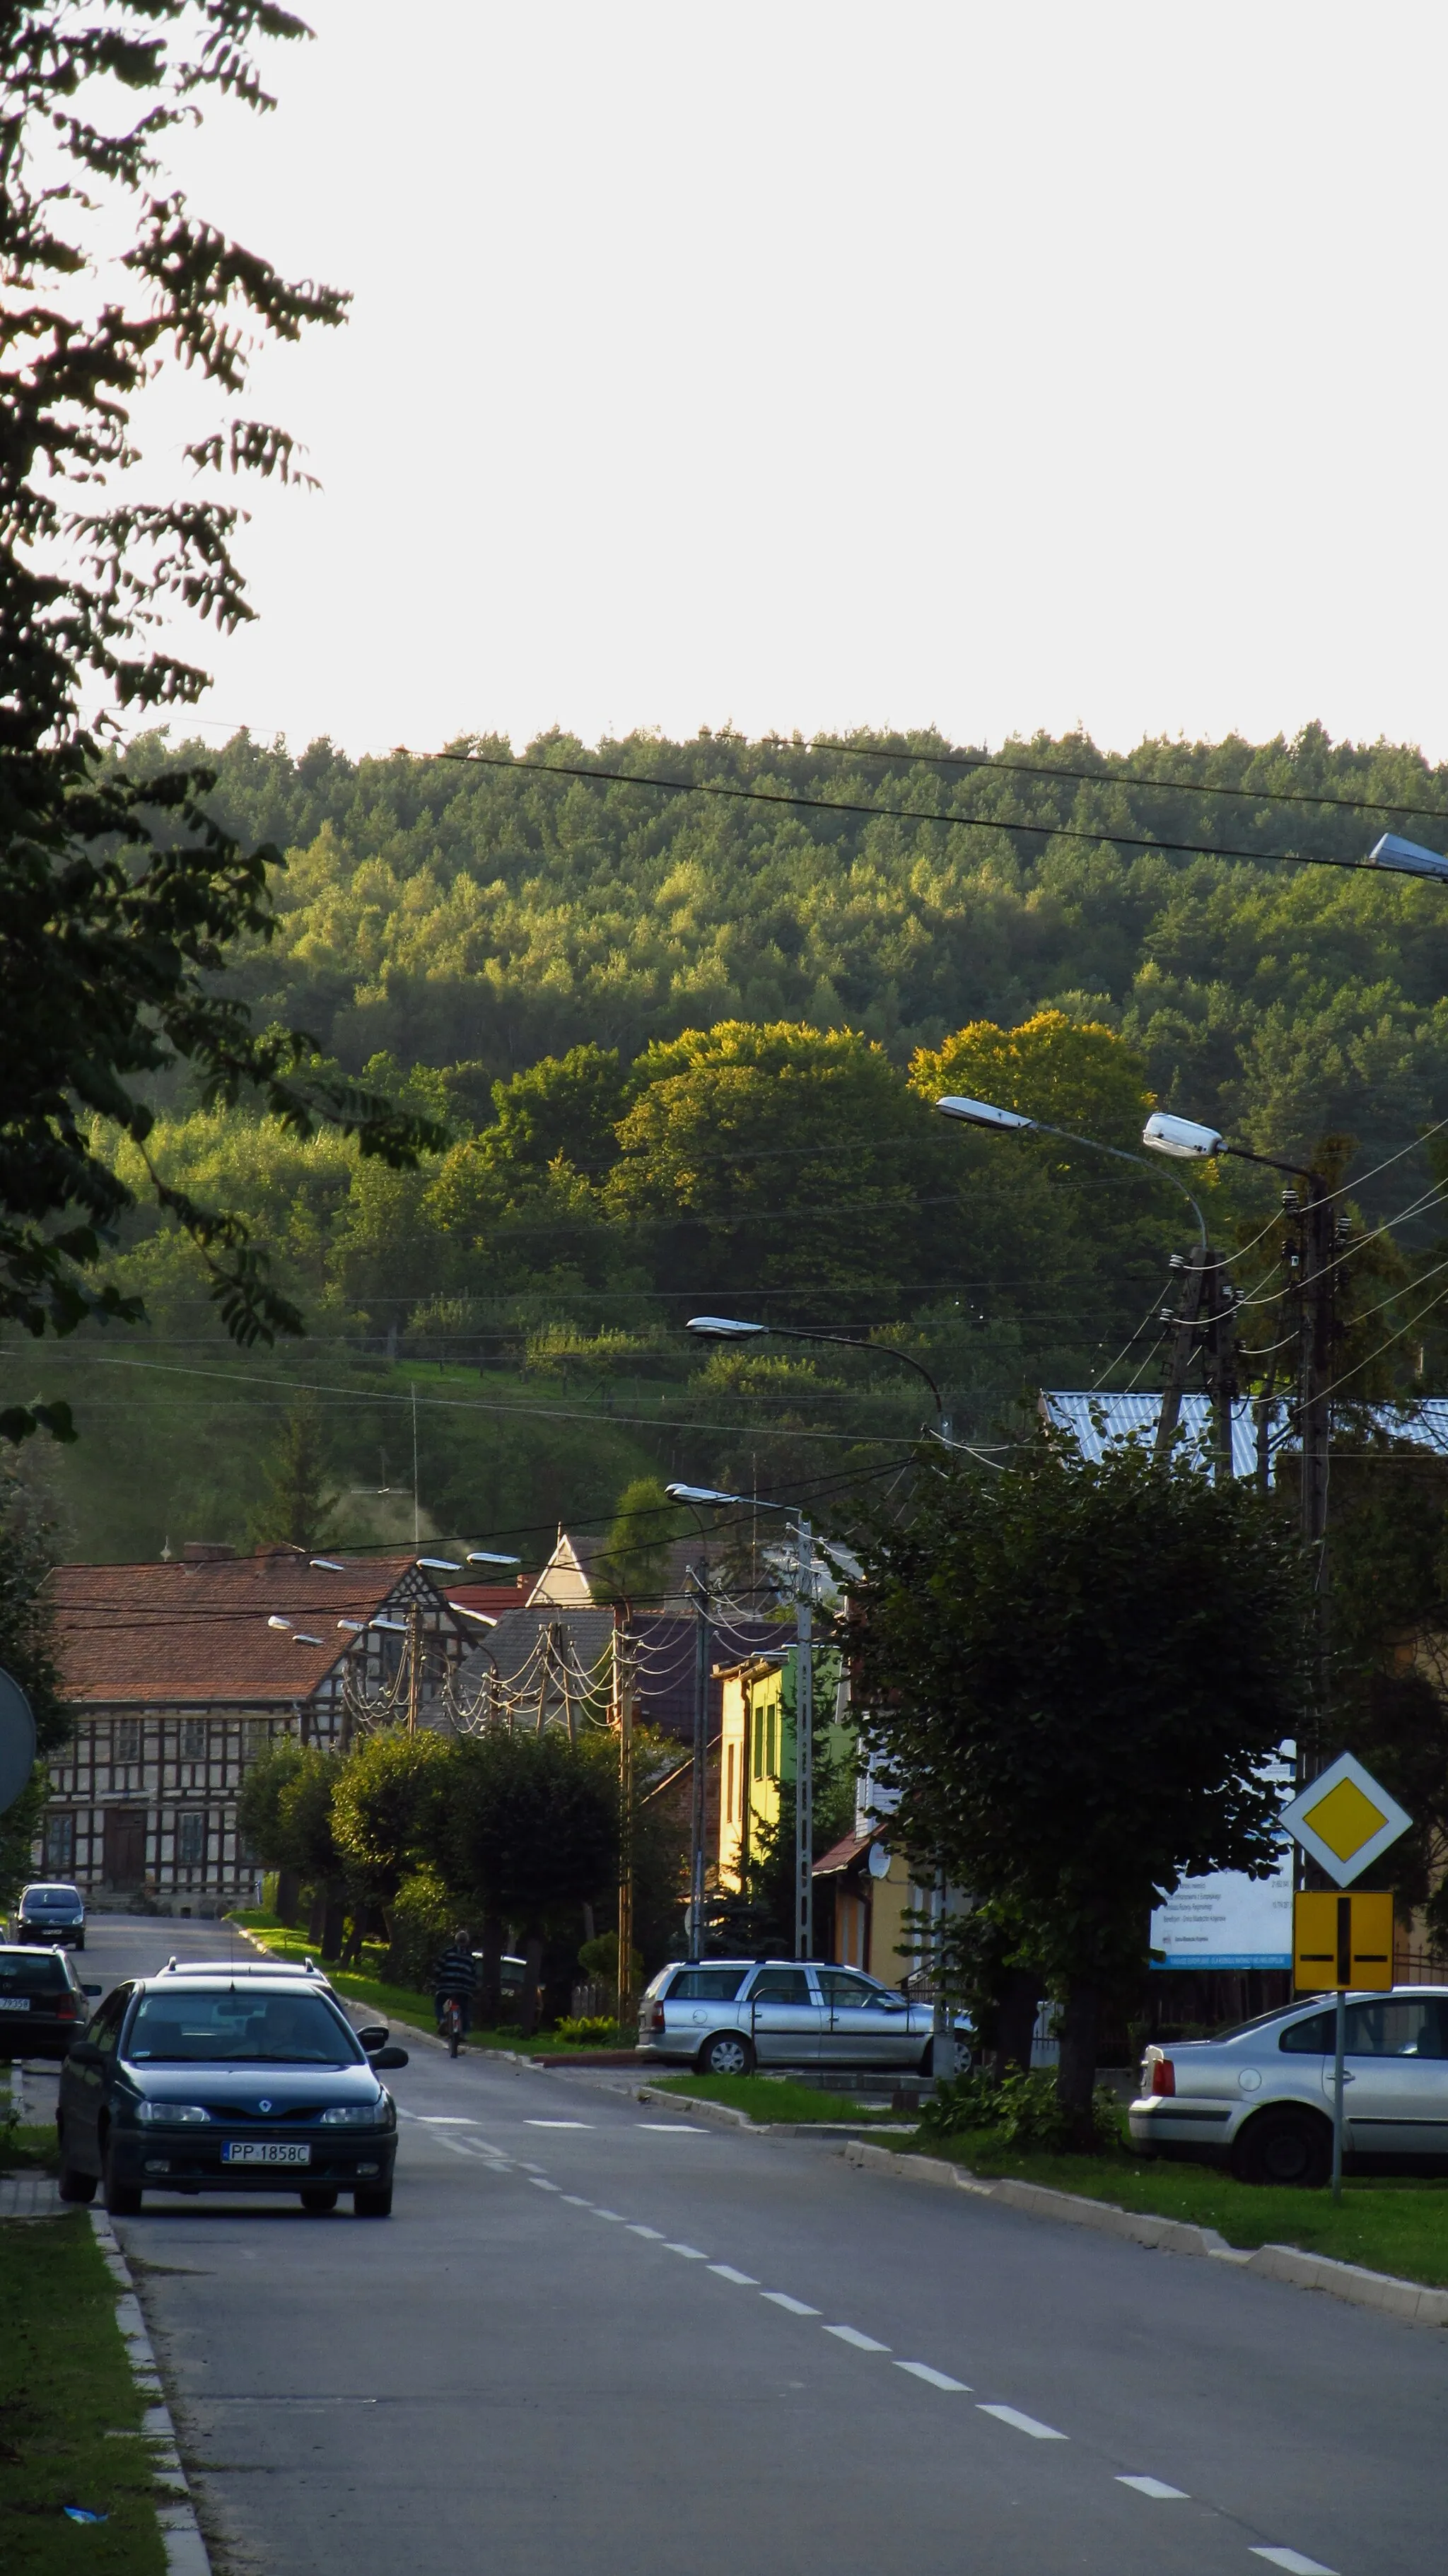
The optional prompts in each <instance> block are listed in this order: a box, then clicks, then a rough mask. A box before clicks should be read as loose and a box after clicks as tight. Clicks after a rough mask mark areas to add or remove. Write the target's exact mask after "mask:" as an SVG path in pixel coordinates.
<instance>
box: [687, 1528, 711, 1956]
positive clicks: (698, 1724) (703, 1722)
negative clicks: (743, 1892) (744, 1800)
mask: <svg viewBox="0 0 1448 2576" xmlns="http://www.w3.org/2000/svg"><path fill="white" fill-rule="evenodd" d="M689 1581H690V1585H691V1588H692V1590H693V1594H694V1613H695V1634H694V1769H693V1776H692V1781H691V1788H692V1796H691V1799H690V1812H689V1940H688V1950H689V1956H690V1958H691V1959H698V1958H701V1957H702V1955H703V1949H704V1879H705V1861H706V1857H707V1856H706V1853H705V1849H704V1833H705V1824H706V1820H707V1816H708V1761H709V1663H710V1657H711V1653H712V1647H713V1636H714V1631H713V1628H712V1626H711V1624H710V1619H709V1611H710V1608H711V1599H710V1592H709V1569H708V1566H707V1565H705V1566H704V1567H703V1569H702V1570H701V1569H700V1568H699V1567H698V1566H690V1568H689Z"/></svg>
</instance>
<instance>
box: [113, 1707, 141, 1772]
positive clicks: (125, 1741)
mask: <svg viewBox="0 0 1448 2576" xmlns="http://www.w3.org/2000/svg"><path fill="white" fill-rule="evenodd" d="M112 1752H113V1755H114V1758H115V1760H116V1761H117V1762H139V1761H140V1758H141V1721H140V1719H139V1718H138V1717H118V1718H117V1720H116V1728H115V1737H114V1741H113V1745H112Z"/></svg>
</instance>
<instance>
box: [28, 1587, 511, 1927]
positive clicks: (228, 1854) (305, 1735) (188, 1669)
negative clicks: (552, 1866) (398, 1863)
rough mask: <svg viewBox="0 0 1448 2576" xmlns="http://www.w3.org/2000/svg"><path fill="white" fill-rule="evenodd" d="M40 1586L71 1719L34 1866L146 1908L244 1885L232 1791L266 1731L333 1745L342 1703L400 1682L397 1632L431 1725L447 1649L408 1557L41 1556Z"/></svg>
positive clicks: (337, 1745) (249, 1885)
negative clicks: (74, 1559) (153, 1560)
mask: <svg viewBox="0 0 1448 2576" xmlns="http://www.w3.org/2000/svg"><path fill="white" fill-rule="evenodd" d="M50 1595H51V1599H52V1601H53V1603H54V1609H55V1646H56V1659H57V1662H58V1664H59V1667H60V1674H61V1689H62V1695H63V1697H64V1699H65V1700H66V1702H67V1704H68V1706H69V1708H70V1711H71V1714H72V1717H73V1721H74V1725H73V1731H72V1735H71V1739H70V1742H69V1744H68V1745H67V1746H66V1748H65V1749H64V1751H63V1752H61V1753H59V1754H57V1755H56V1757H55V1758H54V1760H53V1762H52V1764H51V1795H50V1799H49V1802H48V1804H47V1806H46V1810H45V1814H44V1817H43V1820H42V1826H41V1833H40V1837H39V1840H38V1842H37V1845H36V1851H35V1865H36V1867H37V1869H38V1870H40V1871H43V1872H44V1874H45V1875H46V1876H47V1877H51V1878H66V1879H71V1880H73V1881H74V1882H75V1884H76V1885H77V1886H78V1887H80V1888H81V1889H82V1890H84V1891H85V1892H87V1893H88V1894H90V1895H92V1896H123V1897H131V1898H133V1899H136V1900H138V1901H140V1902H141V1903H143V1904H148V1905H153V1906H155V1907H156V1908H157V1909H158V1910H159V1911H161V1912H163V1913H181V1912H188V1913H195V1914H199V1913H201V1912H203V1911H205V1912H207V1913H210V1912H213V1911H217V1910H224V1909H225V1907H226V1906H228V1905H232V1904H235V1903H236V1902H237V1901H238V1900H239V1899H240V1898H242V1897H244V1896H250V1895H251V1894H252V1892H253V1890H254V1887H255V1884H256V1875H255V1868H254V1865H253V1861H252V1857H251V1855H250V1854H249V1853H248V1852H247V1851H246V1850H245V1848H244V1847H243V1844H242V1842H241V1839H240V1836H239V1834H238V1830H237V1798H238V1795H239V1792H240V1789H241V1783H242V1779H243V1777H244V1775H245V1772H246V1768H247V1765H248V1764H249V1763H251V1762H254V1761H255V1760H256V1758H257V1756H258V1755H259V1754H261V1753H263V1752H264V1751H266V1749H267V1748H268V1746H269V1745H271V1744H272V1743H274V1742H275V1741H276V1740H277V1738H278V1737H281V1736H288V1735H290V1736H294V1737H296V1738H297V1739H298V1740H299V1741H301V1742H302V1743H304V1744H305V1743H310V1744H319V1745H323V1746H326V1747H328V1748H330V1749H333V1750H341V1749H342V1748H343V1747H344V1746H345V1744H346V1742H347V1739H348V1736H349V1733H350V1731H351V1728H352V1725H353V1724H354V1722H355V1718H356V1713H357V1711H358V1710H359V1709H365V1708H367V1707H368V1706H371V1707H373V1708H376V1707H377V1706H378V1704H379V1703H381V1702H383V1701H384V1700H385V1699H386V1697H387V1695H388V1693H389V1691H391V1692H393V1693H394V1694H396V1693H398V1692H399V1691H401V1690H403V1689H405V1687H406V1685H407V1683H408V1681H409V1677H410V1671H411V1662H410V1658H411V1654H412V1649H413V1643H414V1640H415V1642H416V1647H417V1692H416V1699H415V1703H414V1713H415V1716H416V1719H417V1721H418V1722H419V1723H420V1724H423V1725H436V1724H438V1723H440V1722H442V1719H443V1716H444V1693H445V1685H446V1682H447V1678H448V1676H449V1675H450V1673H451V1672H452V1671H453V1669H454V1668H455V1666H456V1665H457V1663H458V1661H459V1659H460V1657H461V1655H462V1653H463V1651H464V1642H465V1641H464V1622H463V1620H462V1619H461V1618H460V1617H458V1616H456V1615H455V1614H454V1613H453V1612H452V1611H451V1610H450V1609H449V1607H448V1603H447V1599H446V1595H445V1592H444V1591H441V1590H439V1588H438V1585H437V1582H436V1581H435V1580H434V1577H433V1575H432V1573H431V1572H429V1571H428V1569H427V1568H426V1567H425V1566H423V1565H421V1564H419V1562H418V1560H417V1558H416V1557H415V1556H413V1555H395V1554H394V1555H389V1556H376V1557H353V1558H347V1557H345V1556H344V1557H327V1556H321V1555H318V1556H315V1557H308V1556H306V1555H304V1554H303V1553H302V1552H301V1551H300V1550H298V1549H295V1548H290V1547H268V1548H263V1549H261V1550H259V1551H258V1553H257V1554H256V1555H255V1556H244V1557H243V1556H237V1555H236V1554H234V1552H233V1551H232V1550H231V1549H230V1548H222V1547H213V1546H201V1545H198V1544H192V1545H190V1546H188V1547H187V1548H186V1549H185V1550H184V1552H183V1554H182V1555H181V1556H180V1557H179V1558H177V1559H176V1560H174V1561H173V1562H171V1563H169V1564H167V1563H162V1564H153V1565H64V1566H59V1567H57V1569H56V1571H55V1573H54V1574H53V1575H52V1576H51V1578H50Z"/></svg>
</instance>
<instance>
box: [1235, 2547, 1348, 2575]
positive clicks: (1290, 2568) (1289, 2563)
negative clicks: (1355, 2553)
mask: <svg viewBox="0 0 1448 2576" xmlns="http://www.w3.org/2000/svg"><path fill="white" fill-rule="evenodd" d="M1252 2555H1253V2557H1254V2558H1265V2559H1266V2561H1267V2564H1268V2566H1269V2567H1281V2568H1283V2569H1285V2571H1286V2576H1334V2571H1333V2569H1332V2568H1331V2567H1324V2565H1323V2563H1322V2560H1321V2559H1320V2558H1304V2557H1303V2555H1302V2552H1301V2550H1300V2549H1254V2550H1253V2552H1252Z"/></svg>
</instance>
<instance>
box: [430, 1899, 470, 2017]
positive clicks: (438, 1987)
mask: <svg viewBox="0 0 1448 2576" xmlns="http://www.w3.org/2000/svg"><path fill="white" fill-rule="evenodd" d="M432 1990H433V1991H432V2005H433V2010H434V2012H435V2013H436V2015H437V2028H438V2037H439V2038H441V2037H442V2036H443V2012H444V2007H445V2006H446V2005H447V2004H448V2002H449V2001H453V2002H455V2003H456V2004H457V2007H458V2010H459V2012H460V2013H461V2014H462V2019H463V2029H464V2030H466V2029H467V2027H468V2025H469V2023H470V2022H471V2020H472V2017H473V1997H474V1995H475V1994H476V1993H477V1990H478V1971H477V1966H476V1963H475V1961H474V1959H473V1948H472V1943H471V1941H470V1939H469V1937H468V1933H467V1929H466V1926H465V1925H463V1924H461V1923H460V1924H459V1925H458V1928H457V1930H456V1931H455V1932H454V1934H453V1936H452V1939H451V1941H450V1942H449V1943H448V1946H447V1948H446V1949H445V1950H444V1951H443V1953H442V1956H441V1958H439V1959H435V1960H434V1961H433V1968H432Z"/></svg>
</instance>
